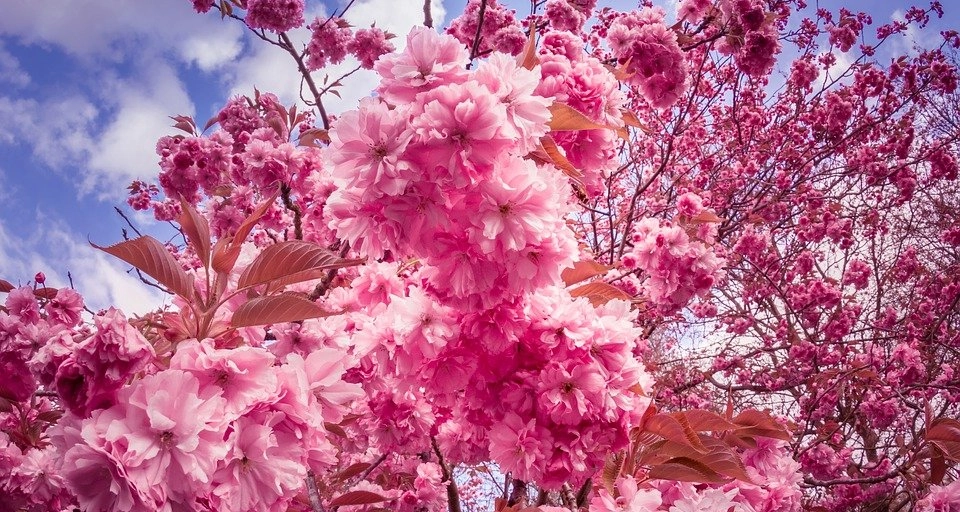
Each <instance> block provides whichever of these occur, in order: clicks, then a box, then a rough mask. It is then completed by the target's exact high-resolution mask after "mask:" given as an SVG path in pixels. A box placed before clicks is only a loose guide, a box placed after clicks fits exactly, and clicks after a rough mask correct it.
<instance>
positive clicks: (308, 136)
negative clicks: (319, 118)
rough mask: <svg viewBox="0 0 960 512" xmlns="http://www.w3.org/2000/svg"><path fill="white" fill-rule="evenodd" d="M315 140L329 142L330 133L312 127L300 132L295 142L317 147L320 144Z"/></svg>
mask: <svg viewBox="0 0 960 512" xmlns="http://www.w3.org/2000/svg"><path fill="white" fill-rule="evenodd" d="M331 92H332V91H331ZM317 141H320V142H323V143H324V144H330V134H329V133H327V131H326V130H323V129H321V128H313V129H310V130H306V131H303V132H301V133H300V137H299V139H297V143H298V144H299V145H301V146H312V147H315V148H319V147H321V146H320V144H317Z"/></svg>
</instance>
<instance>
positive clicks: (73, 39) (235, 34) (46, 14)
mask: <svg viewBox="0 0 960 512" xmlns="http://www.w3.org/2000/svg"><path fill="white" fill-rule="evenodd" d="M38 4H39V3H38V2H32V1H15V2H6V5H4V6H3V16H0V35H3V34H7V35H12V36H16V37H17V38H18V39H19V40H20V41H21V42H23V43H25V44H39V45H55V46H58V47H60V48H62V49H63V50H64V51H66V52H68V53H70V54H73V55H78V56H82V57H101V58H107V59H112V60H123V59H138V58H140V57H142V56H144V54H145V55H147V56H149V55H153V54H155V53H157V52H156V51H155V50H164V51H166V50H175V51H176V52H177V53H178V54H179V55H180V56H181V57H183V58H184V59H185V61H186V62H194V61H198V60H199V58H198V57H197V56H196V46H197V44H198V41H201V40H202V41H203V42H204V44H205V45H207V46H208V47H218V48H220V50H219V51H218V52H217V54H216V57H212V56H211V55H205V56H204V57H203V59H205V60H204V62H203V63H200V62H197V63H198V65H200V66H201V67H203V66H210V68H211V69H212V67H216V64H218V62H216V58H219V59H221V60H220V62H219V63H222V62H226V61H227V60H229V59H232V58H233V57H234V56H235V55H236V53H235V52H233V53H232V52H231V51H230V50H229V49H232V48H236V47H237V46H238V45H239V39H240V37H241V34H242V30H241V28H240V27H239V26H237V24H236V23H232V22H230V21H229V20H221V19H220V17H219V16H216V15H214V14H208V15H203V16H201V15H198V14H197V13H195V12H193V9H192V6H191V4H190V2H188V1H186V0H164V1H160V2H145V1H141V0H121V1H112V2H104V1H102V0H44V2H42V4H43V5H42V7H41V6H40V5H38ZM223 48H226V49H228V50H227V51H224V50H223Z"/></svg>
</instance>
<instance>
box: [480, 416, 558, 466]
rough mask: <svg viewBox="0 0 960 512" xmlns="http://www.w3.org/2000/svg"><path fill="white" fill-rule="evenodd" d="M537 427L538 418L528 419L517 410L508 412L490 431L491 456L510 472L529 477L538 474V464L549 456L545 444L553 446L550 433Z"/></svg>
mask: <svg viewBox="0 0 960 512" xmlns="http://www.w3.org/2000/svg"><path fill="white" fill-rule="evenodd" d="M543 434H546V433H545V432H541V431H539V430H538V429H537V428H536V420H534V419H530V420H528V421H526V422H524V420H523V419H521V418H520V416H518V415H517V414H515V413H507V415H506V416H505V417H504V418H503V420H502V421H500V422H499V423H496V424H494V425H493V428H491V430H490V456H491V457H492V458H493V460H495V461H496V462H497V463H498V464H500V467H501V468H503V469H504V470H506V471H513V472H514V474H516V475H517V477H518V478H522V479H529V477H530V476H533V475H535V474H536V472H535V470H534V466H535V465H536V464H537V463H538V462H539V461H541V460H542V459H543V456H544V455H545V454H544V453H543V452H542V451H541V446H549V445H550V444H551V443H550V439H549V434H547V437H543Z"/></svg>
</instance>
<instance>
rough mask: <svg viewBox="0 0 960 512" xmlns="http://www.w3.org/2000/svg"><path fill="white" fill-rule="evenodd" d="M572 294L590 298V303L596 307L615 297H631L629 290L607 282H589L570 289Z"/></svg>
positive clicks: (627, 298) (624, 298)
mask: <svg viewBox="0 0 960 512" xmlns="http://www.w3.org/2000/svg"><path fill="white" fill-rule="evenodd" d="M570 295H571V296H573V297H586V298H588V299H590V303H591V304H593V305H594V307H596V306H602V305H603V304H606V303H607V302H610V301H611V300H614V299H622V300H630V299H631V297H630V295H629V294H628V293H627V292H625V291H623V290H621V289H620V288H617V287H616V286H613V285H609V284H607V283H587V284H585V285H583V286H579V287H577V288H574V289H573V290H570Z"/></svg>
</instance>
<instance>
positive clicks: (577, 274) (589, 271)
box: [560, 260, 612, 286]
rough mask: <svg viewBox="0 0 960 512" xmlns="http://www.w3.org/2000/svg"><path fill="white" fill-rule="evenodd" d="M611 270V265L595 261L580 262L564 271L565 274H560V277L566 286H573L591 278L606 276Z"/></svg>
mask: <svg viewBox="0 0 960 512" xmlns="http://www.w3.org/2000/svg"><path fill="white" fill-rule="evenodd" d="M611 268H612V267H610V266H609V265H604V264H602V263H597V262H596V261H593V260H580V261H578V262H576V263H574V264H573V267H571V268H565V269H563V272H561V273H560V277H561V278H562V279H563V283H564V284H566V285H567V286H570V285H572V284H577V283H579V282H580V281H586V280H587V279H590V278H591V277H596V276H600V275H603V274H606V273H607V271H608V270H610V269H611Z"/></svg>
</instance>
